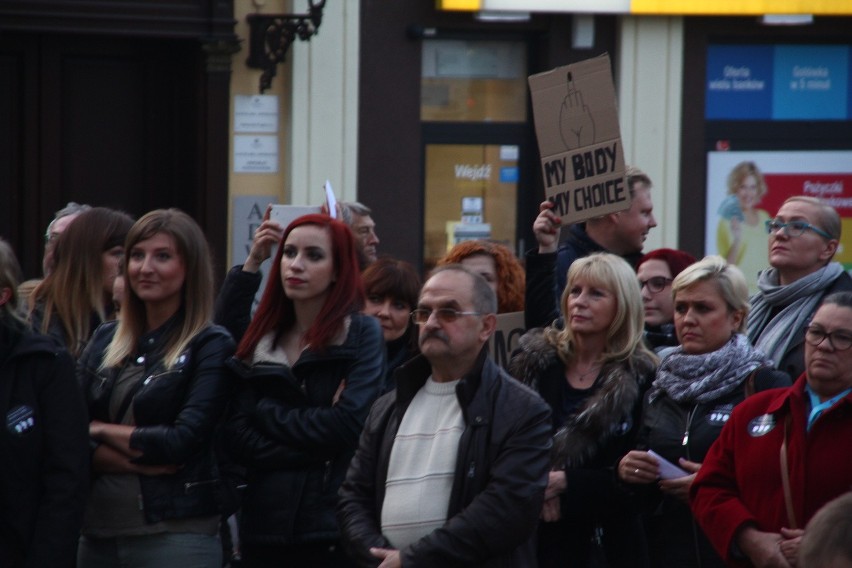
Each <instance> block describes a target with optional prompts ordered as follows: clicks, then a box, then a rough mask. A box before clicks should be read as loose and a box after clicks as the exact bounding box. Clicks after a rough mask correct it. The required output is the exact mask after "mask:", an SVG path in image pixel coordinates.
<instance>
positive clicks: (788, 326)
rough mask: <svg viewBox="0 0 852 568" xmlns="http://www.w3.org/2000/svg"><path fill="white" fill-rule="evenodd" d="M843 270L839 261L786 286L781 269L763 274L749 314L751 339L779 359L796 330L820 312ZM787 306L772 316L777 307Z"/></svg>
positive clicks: (748, 322) (772, 356)
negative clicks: (780, 280)
mask: <svg viewBox="0 0 852 568" xmlns="http://www.w3.org/2000/svg"><path fill="white" fill-rule="evenodd" d="M842 273H843V266H841V264H840V263H839V262H831V263H829V264H827V265H825V266H823V267H822V268H820V269H819V270H817V271H816V272H813V273H811V274H808V275H807V276H805V277H804V278H799V279H798V280H796V281H795V282H791V283H790V284H787V285H786V286H781V285H779V284H778V270H776V269H775V268H769V269H767V270H764V271H763V272H761V273H760V276H759V277H758V280H757V287H758V288H760V292H758V293H757V294H755V295H754V296H752V297H751V299H750V302H751V312H750V313H749V314H748V320H747V324H748V325H747V328H748V338H749V341H751V342H752V343H753V344H754V346H755V347H757V348H758V349H760V350H761V351H763V352H764V353H766V354H767V355H768V356H769V358H770V359H772V360H773V361H774V362H775V366H778V365H779V364H780V363H781V359H782V358H783V357H784V354H785V353H786V352H787V348H788V347H789V345H790V341H791V340H792V339H793V337H794V336H796V333H795V332H796V331H798V330H801V329H803V328H804V327H805V324H806V323H807V321H808V319H809V318H810V317H811V316H812V315H813V313H814V311H816V307H817V304H818V303H819V301H820V299H821V298H822V296H823V293H824V292H825V290H826V289H827V288H828V287H829V286H831V285H832V284H834V281H835V280H837V279H838V278H839V277H840V275H841V274H842ZM779 306H784V308H783V309H782V310H781V311H780V312H778V314H777V315H776V316H775V317H774V318H771V319H770V314H771V312H772V310H773V309H775V308H776V307H779Z"/></svg>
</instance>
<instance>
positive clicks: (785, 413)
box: [691, 221, 852, 567]
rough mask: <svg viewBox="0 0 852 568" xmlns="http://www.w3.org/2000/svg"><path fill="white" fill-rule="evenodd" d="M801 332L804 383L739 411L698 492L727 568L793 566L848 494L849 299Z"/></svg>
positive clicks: (699, 513)
mask: <svg viewBox="0 0 852 568" xmlns="http://www.w3.org/2000/svg"><path fill="white" fill-rule="evenodd" d="M788 222H789V221H788ZM799 228H801V227H799ZM794 230H798V229H794ZM800 333H802V334H803V336H804V342H805V363H806V372H805V374H804V375H802V376H801V377H799V379H798V380H797V381H796V382H795V383H794V384H793V385H792V386H791V387H788V388H781V389H771V390H766V391H763V392H759V393H756V394H754V395H752V396H750V397H748V398H747V399H745V400H744V401H743V402H741V403H740V404H739V405H737V406H736V408H734V410H733V412H732V413H731V417H730V418H729V419H728V421H727V422H726V423H725V426H724V427H723V428H722V432H721V434H720V435H719V438H718V439H717V440H716V442H715V443H714V444H713V446H712V447H711V448H710V450H709V452H708V453H707V456H706V457H705V459H704V462H703V464H702V466H701V469H700V470H699V472H698V475H697V477H696V479H695V481H694V482H693V484H692V488H691V497H692V499H691V503H692V509H693V513H694V514H695V517H696V519H697V520H698V522H699V524H700V525H701V527H702V528H703V529H704V532H705V533H706V534H707V536H708V537H709V538H710V540H711V542H712V543H713V545H714V547H715V548H716V550H717V551H718V552H719V554H720V555H722V556H723V558H724V559H725V563H726V565H728V566H780V567H784V566H796V562H797V557H798V549H799V544H800V542H801V540H802V536H803V534H804V531H803V530H802V529H804V528H805V526H806V525H807V523H808V521H809V520H810V518H811V517H813V516H814V514H815V513H816V512H817V511H818V510H819V509H820V508H821V507H822V506H823V505H825V504H826V503H828V502H829V501H831V500H833V499H835V498H836V497H838V496H840V495H842V494H843V493H845V492H847V491H849V483H850V480H852V459H850V457H849V440H852V349H850V347H852V293H850V292H841V293H838V294H832V295H830V296H828V297H826V298H825V300H824V301H823V302H822V305H821V306H820V307H819V309H817V310H816V313H815V314H814V316H813V319H812V320H811V321H810V323H808V324H807V326H803V329H802V331H801V332H800ZM806 530H810V529H806Z"/></svg>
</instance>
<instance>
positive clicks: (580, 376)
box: [574, 363, 601, 383]
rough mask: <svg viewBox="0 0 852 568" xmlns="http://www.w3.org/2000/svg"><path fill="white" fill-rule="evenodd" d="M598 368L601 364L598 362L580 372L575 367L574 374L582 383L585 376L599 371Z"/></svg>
mask: <svg viewBox="0 0 852 568" xmlns="http://www.w3.org/2000/svg"><path fill="white" fill-rule="evenodd" d="M600 368H601V366H600V364H599V363H598V364H595V365H592V366H591V367H589V368H588V369H586V372H585V373H581V372H580V370H579V369H575V370H574V376H576V377H577V380H578V381H580V382H581V383H582V382H584V381H585V380H586V377H588V376H589V375H591V374H592V373H597V372H598V371H600Z"/></svg>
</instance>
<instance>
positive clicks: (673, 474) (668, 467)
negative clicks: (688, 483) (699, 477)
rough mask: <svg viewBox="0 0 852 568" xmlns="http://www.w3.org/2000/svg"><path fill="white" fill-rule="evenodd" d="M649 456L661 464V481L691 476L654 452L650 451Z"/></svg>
mask: <svg viewBox="0 0 852 568" xmlns="http://www.w3.org/2000/svg"><path fill="white" fill-rule="evenodd" d="M648 455H650V456H653V458H654V459H656V460H657V461H658V462H659V463H660V478H661V479H677V478H679V477H685V476H687V475H689V473H687V472H685V471H684V470H682V469H681V468H679V467H678V466H676V465H675V464H673V463H672V462H670V461H669V460H667V459H666V458H664V457H663V456H661V455H660V454H658V453H657V452H655V451H654V450H648Z"/></svg>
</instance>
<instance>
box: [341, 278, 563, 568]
mask: <svg viewBox="0 0 852 568" xmlns="http://www.w3.org/2000/svg"><path fill="white" fill-rule="evenodd" d="M496 311H497V299H496V297H495V295H494V292H493V291H492V290H491V288H490V287H489V286H488V283H487V282H486V281H485V279H483V278H482V277H481V276H479V275H478V274H474V273H472V272H469V271H468V270H466V269H465V268H463V267H461V266H460V265H447V266H442V267H439V268H438V269H437V270H436V271H435V272H434V273H433V275H432V277H431V278H429V280H427V281H426V283H425V285H424V286H423V289H422V291H421V294H420V300H419V301H418V304H417V309H415V310H414V311H413V312H412V313H411V317H412V320H413V321H414V323H415V324H417V325H418V326H419V328H420V331H419V344H420V351H421V355H419V356H418V357H416V358H414V359H412V360H411V361H409V362H408V363H406V364H404V365H403V366H402V367H400V368H399V369H397V371H396V372H395V373H394V378H395V380H396V384H397V387H396V390H395V391H393V392H391V393H388V394H387V395H385V396H383V397H382V398H380V399H379V400H378V401H377V402H376V403H375V405H374V406H373V408H372V410H371V412H370V416H369V417H368V418H367V423H366V425H365V427H364V430H363V433H362V435H361V441H360V446H359V448H358V451H357V453H356V454H355V457H354V458H353V460H352V462H351V465H350V467H349V472H348V474H347V476H346V481H345V482H344V483H343V485H342V487H341V489H340V497H341V501H340V505H339V508H338V520H339V522H340V527H341V531H342V533H343V535H344V541H345V543H346V546H347V549H348V551H349V553H350V555H351V556H352V557H353V558H354V559H355V560H356V561H357V562H358V564H359V565H363V566H375V565H376V563H380V564H379V565H380V566H381V568H389V567H399V566H400V565H405V566H444V565H451V566H461V565H465V566H474V565H476V566H479V565H491V564H492V563H493V564H494V565H498V564H499V565H500V566H516V567H524V566H533V565H535V546H534V540H533V533H534V531H535V528H536V526H537V524H538V516H539V513H540V512H541V507H542V503H543V500H544V490H545V487H546V485H547V472H548V469H549V467H548V466H549V461H548V454H549V449H550V428H551V425H550V410H549V407H548V406H547V405H546V404H545V403H544V401H542V400H541V398H539V397H538V395H537V394H536V393H534V392H533V391H531V390H529V389H527V388H526V387H524V386H523V385H521V383H520V382H518V381H516V380H515V379H513V378H511V377H510V376H509V375H507V374H506V373H505V372H504V371H503V370H501V369H500V368H499V367H498V366H497V365H496V364H495V363H493V362H492V361H491V359H490V358H488V356H487V349H485V344H486V342H487V341H488V338H489V337H490V336H491V334H492V333H493V332H494V328H495V325H496V319H495V313H496Z"/></svg>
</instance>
